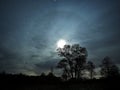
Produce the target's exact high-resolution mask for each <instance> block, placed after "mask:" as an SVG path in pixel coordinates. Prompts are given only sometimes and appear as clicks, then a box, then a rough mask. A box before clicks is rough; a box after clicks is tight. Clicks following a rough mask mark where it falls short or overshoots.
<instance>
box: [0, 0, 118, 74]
mask: <svg viewBox="0 0 120 90" xmlns="http://www.w3.org/2000/svg"><path fill="white" fill-rule="evenodd" d="M60 39H64V40H66V41H68V42H69V43H70V44H74V43H79V44H80V45H81V46H82V47H86V48H87V51H88V60H91V61H93V62H94V63H95V64H96V65H99V64H100V62H101V60H102V59H103V58H104V57H105V56H110V57H111V58H112V60H113V61H114V62H115V63H116V64H117V65H120V60H119V59H120V40H119V39H120V0H0V72H2V71H5V72H8V73H24V74H27V75H39V74H40V73H41V72H48V71H50V68H51V67H55V66H56V64H57V62H59V58H58V55H57V53H56V48H57V46H56V43H57V41H58V40H60ZM56 72H57V71H56ZM57 73H58V72H57Z"/></svg>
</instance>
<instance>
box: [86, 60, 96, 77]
mask: <svg viewBox="0 0 120 90" xmlns="http://www.w3.org/2000/svg"><path fill="white" fill-rule="evenodd" d="M94 69H95V65H94V63H93V62H92V61H88V62H87V70H88V71H89V73H90V78H91V79H93V76H94V74H95V72H94Z"/></svg>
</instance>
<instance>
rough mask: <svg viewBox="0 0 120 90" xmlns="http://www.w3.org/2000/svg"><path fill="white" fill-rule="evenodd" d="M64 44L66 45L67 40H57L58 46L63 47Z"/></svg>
mask: <svg viewBox="0 0 120 90" xmlns="http://www.w3.org/2000/svg"><path fill="white" fill-rule="evenodd" d="M64 45H66V41H65V40H63V39H60V40H59V41H58V42H57V47H58V48H63V47H64Z"/></svg>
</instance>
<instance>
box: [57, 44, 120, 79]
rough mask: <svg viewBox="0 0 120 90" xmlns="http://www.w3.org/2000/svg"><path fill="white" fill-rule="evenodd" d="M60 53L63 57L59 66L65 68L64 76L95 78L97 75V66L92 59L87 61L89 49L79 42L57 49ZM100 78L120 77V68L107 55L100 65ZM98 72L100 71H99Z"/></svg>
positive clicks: (70, 77) (66, 77) (64, 77)
mask: <svg viewBox="0 0 120 90" xmlns="http://www.w3.org/2000/svg"><path fill="white" fill-rule="evenodd" d="M57 52H58V55H59V56H60V57H61V60H60V61H59V63H58V65H57V68H60V69H62V70H63V74H62V78H63V79H64V80H69V79H73V78H74V79H76V80H78V79H82V78H83V77H84V78H85V76H86V78H90V79H93V78H95V76H96V72H95V69H96V66H95V64H94V63H93V62H92V61H87V56H88V53H87V49H86V48H85V47H81V46H80V45H79V44H74V45H65V46H64V47H63V48H58V49H57ZM97 68H100V70H99V78H115V77H119V68H118V66H116V64H115V63H113V62H112V60H111V59H110V57H108V56H106V57H105V58H104V59H103V60H102V62H101V65H99V67H97ZM97 73H98V72H97Z"/></svg>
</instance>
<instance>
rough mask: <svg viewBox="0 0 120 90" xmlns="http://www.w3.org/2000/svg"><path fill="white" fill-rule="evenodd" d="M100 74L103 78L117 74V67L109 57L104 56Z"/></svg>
mask: <svg viewBox="0 0 120 90" xmlns="http://www.w3.org/2000/svg"><path fill="white" fill-rule="evenodd" d="M100 72H101V75H102V76H103V77H105V78H110V77H117V76H119V68H118V67H117V66H116V65H115V64H114V63H112V61H111V59H110V57H105V58H104V59H103V61H102V64H101V71H100Z"/></svg>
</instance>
